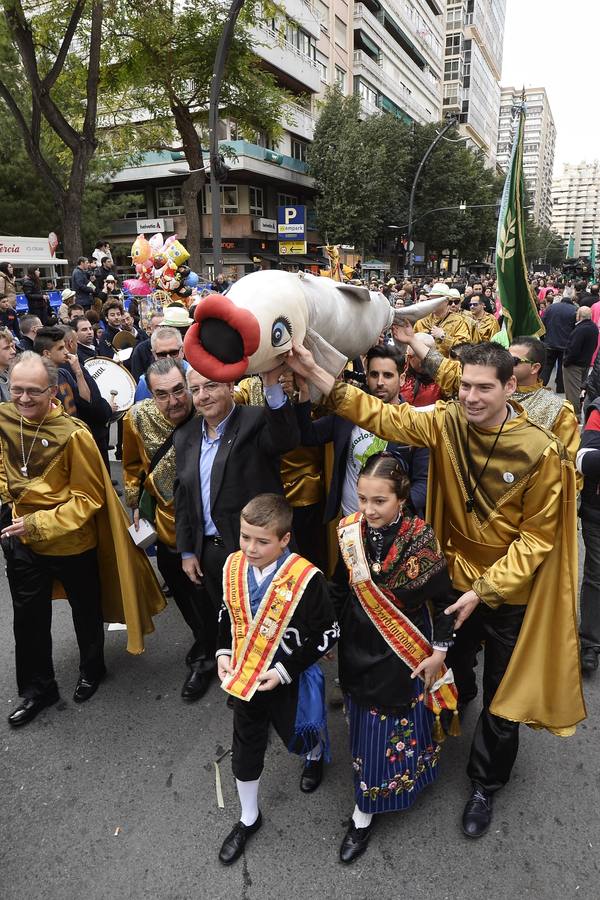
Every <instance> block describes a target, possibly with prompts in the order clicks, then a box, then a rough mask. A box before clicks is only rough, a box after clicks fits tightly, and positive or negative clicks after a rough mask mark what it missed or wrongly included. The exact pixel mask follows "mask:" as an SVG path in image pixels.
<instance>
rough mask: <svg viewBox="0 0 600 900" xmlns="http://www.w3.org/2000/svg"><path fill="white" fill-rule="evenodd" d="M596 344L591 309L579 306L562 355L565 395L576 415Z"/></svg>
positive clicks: (596, 333) (596, 332)
mask: <svg viewBox="0 0 600 900" xmlns="http://www.w3.org/2000/svg"><path fill="white" fill-rule="evenodd" d="M597 346H598V326H597V325H596V324H595V323H594V322H593V321H592V310H591V309H590V307H589V306H580V307H579V309H578V310H577V317H576V319H575V328H574V329H573V331H572V332H571V334H570V336H569V341H568V343H567V346H566V347H565V352H564V355H563V381H564V384H565V397H566V398H567V400H568V401H569V403H571V404H572V405H573V408H574V410H575V412H576V413H577V415H579V410H580V403H581V401H580V398H581V391H582V389H583V383H584V381H585V379H586V377H587V373H588V369H589V367H590V365H591V362H592V357H593V355H594V353H595V352H596V347H597Z"/></svg>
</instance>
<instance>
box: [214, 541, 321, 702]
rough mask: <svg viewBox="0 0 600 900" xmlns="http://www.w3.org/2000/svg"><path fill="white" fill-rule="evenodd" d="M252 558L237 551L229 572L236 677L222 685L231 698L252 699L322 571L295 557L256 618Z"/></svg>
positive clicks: (226, 589) (227, 599)
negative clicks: (250, 577) (252, 599)
mask: <svg viewBox="0 0 600 900" xmlns="http://www.w3.org/2000/svg"><path fill="white" fill-rule="evenodd" d="M248 568H249V566H248V560H247V558H246V556H245V555H244V554H243V553H242V551H241V550H238V551H237V553H232V554H231V555H230V556H229V557H228V558H227V561H226V563H225V569H224V572H223V600H224V602H225V605H226V607H227V609H228V610H229V616H230V618H231V636H232V640H233V656H232V659H231V664H232V667H233V670H234V671H233V674H232V675H228V676H227V677H226V678H224V679H223V681H222V682H221V687H222V688H223V690H224V691H227V693H228V694H231V695H232V696H234V697H238V698H239V699H240V700H251V699H252V697H253V696H254V693H255V691H256V690H257V688H258V686H259V680H258V679H259V677H260V676H261V675H262V674H263V673H264V672H266V671H267V670H268V669H269V667H270V665H271V663H272V661H273V657H274V656H275V653H276V651H277V648H278V646H279V642H280V641H281V638H282V637H283V634H284V632H285V629H286V628H287V626H288V624H289V622H290V619H291V618H292V616H293V615H294V612H295V610H296V607H297V606H298V603H299V602H300V600H301V599H302V595H303V593H304V591H305V590H306V586H307V584H308V582H309V581H310V579H311V578H312V577H313V575H315V574H316V573H317V572H318V571H319V570H318V569H317V568H316V567H315V566H313V565H311V563H309V562H307V560H305V559H302V557H301V556H298V554H297V553H291V554H290V556H289V557H288V558H287V559H286V561H285V562H284V563H283V565H282V566H281V568H280V569H279V570H278V571H277V572H276V573H275V576H274V577H273V581H272V582H271V584H270V585H269V588H268V590H267V592H266V594H265V596H264V597H263V599H262V600H261V602H260V606H259V607H258V609H257V611H256V615H255V616H253V615H252V609H251V606H250V591H249V589H248Z"/></svg>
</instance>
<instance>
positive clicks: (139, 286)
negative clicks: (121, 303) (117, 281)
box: [123, 278, 152, 297]
mask: <svg viewBox="0 0 600 900" xmlns="http://www.w3.org/2000/svg"><path fill="white" fill-rule="evenodd" d="M123 287H124V288H125V290H126V291H129V293H130V294H137V296H138V297H147V296H148V294H151V293H152V288H151V287H150V285H149V284H147V283H146V282H145V281H142V280H141V279H140V278H128V279H127V281H124V282H123Z"/></svg>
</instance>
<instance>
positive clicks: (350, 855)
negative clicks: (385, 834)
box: [340, 820, 373, 863]
mask: <svg viewBox="0 0 600 900" xmlns="http://www.w3.org/2000/svg"><path fill="white" fill-rule="evenodd" d="M372 830H373V821H371V824H370V825H367V827H366V828H357V827H356V825H355V824H354V821H353V820H351V821H350V827H349V828H348V831H347V832H346V834H345V835H344V840H343V841H342V845H341V847H340V860H341V861H342V862H343V863H351V862H354V860H355V859H358V857H359V856H360V855H361V854H362V853H364V852H365V850H366V849H367V846H368V844H369V838H370V837H371V832H372Z"/></svg>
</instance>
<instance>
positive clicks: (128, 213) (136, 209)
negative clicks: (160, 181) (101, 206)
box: [109, 191, 148, 219]
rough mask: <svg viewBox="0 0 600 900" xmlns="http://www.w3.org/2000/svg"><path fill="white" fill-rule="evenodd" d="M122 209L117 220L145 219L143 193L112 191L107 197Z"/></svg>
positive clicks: (146, 208)
mask: <svg viewBox="0 0 600 900" xmlns="http://www.w3.org/2000/svg"><path fill="white" fill-rule="evenodd" d="M109 199H110V200H116V201H117V202H118V203H119V205H120V206H121V207H122V209H121V212H120V213H119V214H118V216H117V218H119V219H145V218H146V216H147V215H148V207H147V206H146V194H145V193H144V191H113V192H112V193H111V194H110V197H109Z"/></svg>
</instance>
